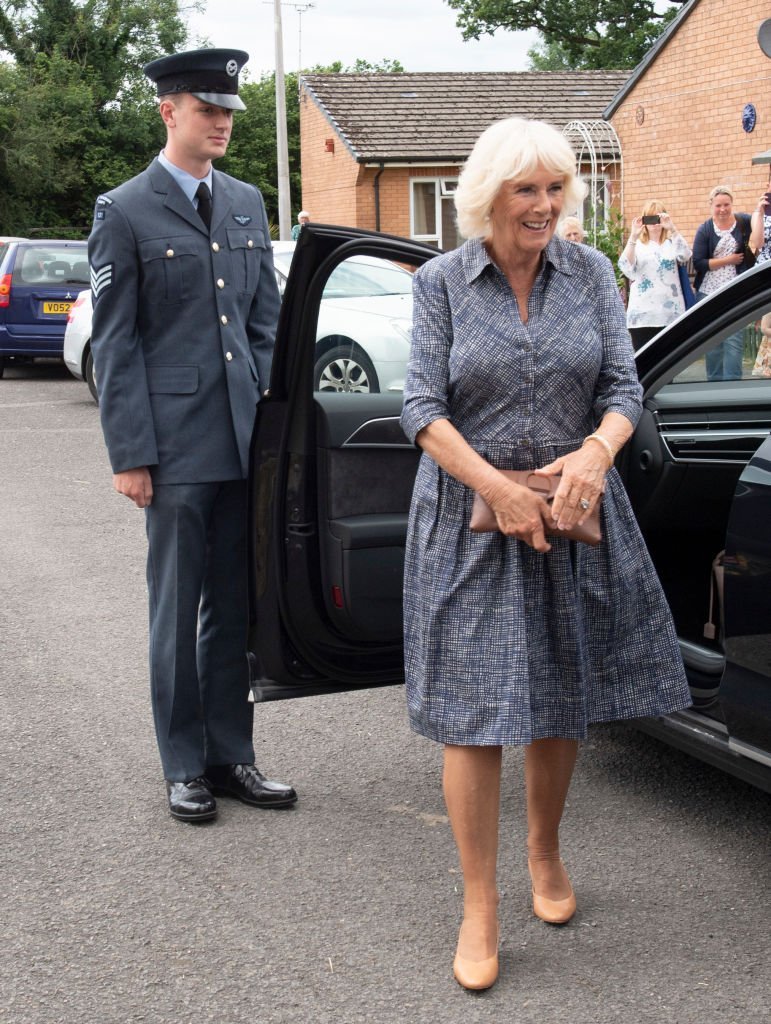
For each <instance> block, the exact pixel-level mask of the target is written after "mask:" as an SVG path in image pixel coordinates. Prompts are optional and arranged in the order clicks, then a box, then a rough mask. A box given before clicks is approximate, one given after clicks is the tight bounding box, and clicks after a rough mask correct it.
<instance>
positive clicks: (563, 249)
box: [461, 237, 580, 284]
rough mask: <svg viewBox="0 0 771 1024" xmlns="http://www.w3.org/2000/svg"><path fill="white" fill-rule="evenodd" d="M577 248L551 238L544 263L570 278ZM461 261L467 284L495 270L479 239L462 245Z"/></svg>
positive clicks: (472, 239) (558, 239)
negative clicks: (488, 271) (491, 268)
mask: <svg viewBox="0 0 771 1024" xmlns="http://www.w3.org/2000/svg"><path fill="white" fill-rule="evenodd" d="M578 248H580V246H577V245H576V243H575V242H566V241H565V240H564V239H562V238H556V237H553V238H552V239H551V241H550V242H549V244H548V245H547V246H546V248H545V249H544V262H545V263H549V264H551V266H553V267H554V269H555V270H556V271H557V272H558V273H560V274H567V275H568V276H570V275H571V274H572V273H573V268H574V260H575V256H576V255H578V253H576V252H572V251H571V250H572V249H578ZM461 260H462V262H463V272H464V274H465V277H466V281H467V283H468V284H471V283H472V281H475V280H476V279H477V278H478V277H479V276H480V275H481V274H482V273H483V272H484V271H485V269H486V268H487V267H495V268H496V269H497V265H496V263H495V262H494V261H493V259H492V257H491V256H490V254H489V252H488V251H487V249H486V248H485V245H484V242H483V241H482V239H481V238H470V239H469V240H468V241H467V242H465V243H464V244H463V246H462V248H461ZM540 273H542V270H541V271H539V274H540Z"/></svg>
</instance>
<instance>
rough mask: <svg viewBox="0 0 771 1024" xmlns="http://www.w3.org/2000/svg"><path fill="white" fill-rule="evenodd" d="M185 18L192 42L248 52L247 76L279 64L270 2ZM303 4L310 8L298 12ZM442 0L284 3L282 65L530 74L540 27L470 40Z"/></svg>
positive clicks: (209, 3) (229, 3)
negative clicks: (393, 65)
mask: <svg viewBox="0 0 771 1024" xmlns="http://www.w3.org/2000/svg"><path fill="white" fill-rule="evenodd" d="M204 3H205V11H204V12H203V13H201V14H193V15H191V16H190V17H189V18H188V23H189V26H190V30H191V39H192V45H194V46H196V45H207V46H223V47H235V48H236V49H241V50H247V51H248V52H249V54H250V57H251V59H250V61H249V65H248V67H249V71H250V76H251V77H252V78H253V79H254V78H258V77H259V76H260V75H261V74H262V73H263V72H270V71H273V70H274V68H275V44H274V31H273V11H274V2H273V0H204ZM299 8H307V9H306V10H304V11H300V10H299ZM456 16H457V15H456V12H455V11H454V10H453V9H452V8H450V7H448V6H447V4H446V3H445V2H444V0H312V6H311V4H310V3H309V2H306V3H300V2H297V3H291V2H288V0H286V2H284V3H283V4H282V7H281V20H282V32H283V38H284V70H285V71H296V70H297V68H298V67H300V66H302V67H306V68H308V67H313V66H314V65H316V64H324V65H326V64H331V63H332V62H333V61H336V60H340V61H342V62H343V66H344V67H349V66H350V65H352V64H353V63H354V62H355V61H356V59H357V58H359V57H361V58H363V59H364V60H368V61H370V62H372V63H376V62H377V61H380V60H383V59H384V58H388V59H391V60H399V61H401V63H402V64H403V66H404V70H405V71H525V70H527V64H528V60H527V51H528V49H529V48H530V47H531V46H532V45H533V44H534V42H535V41H536V39H537V34H536V33H535V32H501V31H499V32H497V33H496V34H495V35H494V36H483V37H482V38H481V39H480V40H479V41H478V42H477V41H474V40H471V41H470V42H467V43H465V42H464V41H463V39H462V37H461V33H460V29H459V28H457V27H456V25H455V19H456Z"/></svg>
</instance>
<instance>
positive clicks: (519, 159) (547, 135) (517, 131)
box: [455, 117, 586, 238]
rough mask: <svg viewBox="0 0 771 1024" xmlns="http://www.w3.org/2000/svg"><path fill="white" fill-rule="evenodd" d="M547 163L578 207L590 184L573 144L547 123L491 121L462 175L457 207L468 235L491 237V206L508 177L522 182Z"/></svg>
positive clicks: (567, 202) (569, 202)
mask: <svg viewBox="0 0 771 1024" xmlns="http://www.w3.org/2000/svg"><path fill="white" fill-rule="evenodd" d="M537 167H545V168H546V170H547V171H549V172H550V173H552V174H555V175H560V176H561V177H562V178H563V179H564V181H563V195H564V206H565V207H566V208H567V209H568V210H577V209H578V207H579V206H580V204H581V201H582V200H583V198H584V196H585V194H586V186H585V185H584V183H583V182H582V181H581V180H580V179H579V178H578V175H577V173H576V155H575V153H574V152H573V148H572V146H571V145H570V143H569V142H568V140H567V139H566V138H565V136H564V135H562V134H561V133H560V132H558V131H557V129H556V128H552V126H551V125H549V124H545V123H544V122H543V121H526V120H524V118H521V117H509V118H507V119H506V120H505V121H496V122H495V123H494V124H491V125H490V127H489V128H487V129H486V130H485V131H484V132H482V134H481V135H480V136H479V138H478V139H477V141H476V142H475V143H474V148H473V149H472V150H471V153H470V154H469V157H468V159H467V160H466V163H465V165H464V167H463V170H462V171H461V174H460V178H459V179H458V187H457V189H456V190H455V209H456V211H457V214H458V230H459V231H460V233H461V235H463V237H464V238H486V237H488V235H489V233H490V223H489V219H490V210H491V208H492V205H493V201H494V199H495V197H496V196H497V195H498V192H499V190H500V188H501V185H503V183H504V182H506V181H522V180H523V179H524V178H526V177H527V176H528V175H530V174H532V173H533V171H535V170H536V168H537Z"/></svg>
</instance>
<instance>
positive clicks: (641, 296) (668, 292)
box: [618, 199, 691, 349]
mask: <svg viewBox="0 0 771 1024" xmlns="http://www.w3.org/2000/svg"><path fill="white" fill-rule="evenodd" d="M690 258H691V247H690V246H689V245H688V243H687V242H686V240H685V239H684V238H683V236H682V235H681V234H680V232H679V231H678V230H677V228H676V227H675V225H674V222H673V220H672V218H671V216H670V215H669V214H668V213H667V211H666V207H665V206H664V204H663V203H662V202H661V200H659V199H651V200H649V201H648V202H647V203H646V204H645V205H644V206H643V208H642V213H641V214H640V216H639V217H635V219H634V220H633V221H632V231H631V233H630V235H629V239H628V241H627V243H626V245H625V246H624V250H623V252H622V253H621V258H620V259H619V261H618V265H619V268H620V270H621V273H622V274H624V275H625V276H626V277H628V278H629V280H630V281H631V286H630V289H629V303H628V305H627V310H626V323H627V327H628V328H629V333H630V334H631V335H632V343H633V344H634V347H635V348H636V349H638V348H641V347H642V346H643V345H644V344H645V342H646V341H650V339H651V338H652V337H653V336H654V334H658V332H659V331H660V330H661V328H662V327H666V325H667V324H671V323H672V321H673V320H676V319H677V317H678V316H680V314H681V313H683V312H684V311H685V301H684V299H683V290H682V288H681V286H680V278H679V276H678V271H677V264H678V263H682V264H686V263H687V262H688V260H689V259H690Z"/></svg>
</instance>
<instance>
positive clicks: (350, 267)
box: [64, 242, 412, 401]
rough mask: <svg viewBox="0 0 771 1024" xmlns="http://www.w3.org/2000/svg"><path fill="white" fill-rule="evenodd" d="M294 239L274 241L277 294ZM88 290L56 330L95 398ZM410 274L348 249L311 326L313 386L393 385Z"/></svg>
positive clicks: (405, 331)
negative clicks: (63, 325) (314, 325)
mask: <svg viewBox="0 0 771 1024" xmlns="http://www.w3.org/2000/svg"><path fill="white" fill-rule="evenodd" d="M294 248H295V243H294V242H274V243H273V259H274V263H275V267H276V278H277V281H278V286H279V290H280V291H281V293H282V295H283V292H284V286H285V283H286V278H287V275H288V274H289V266H290V264H291V262H292V256H293V254H294ZM91 309H92V307H91V292H90V291H83V292H80V294H79V295H78V297H77V299H76V300H75V302H74V304H73V306H72V309H71V310H70V313H69V316H68V319H67V327H66V330H65V333H64V362H65V364H66V366H67V369H68V370H69V371H70V373H71V374H72V375H73V376H74V377H77V379H78V380H85V381H86V383H87V384H88V387H89V390H90V392H91V394H92V395H93V397H94V401H98V398H97V391H96V380H95V378H94V360H93V358H92V356H91ZM411 331H412V274H411V273H410V272H409V271H407V270H405V269H404V268H403V267H401V266H399V264H397V263H392V262H391V261H390V260H384V259H380V258H378V257H375V256H353V257H351V258H350V259H347V260H344V261H343V262H342V263H340V264H339V265H338V266H337V267H336V268H335V269H334V271H333V272H332V274H331V275H330V277H329V280H328V281H327V284H326V287H325V288H324V292H323V297H322V301H321V309H320V312H319V319H318V329H317V332H316V359H315V363H314V368H313V388H314V390H315V391H327V392H329V391H349V392H364V393H373V394H374V393H377V392H388V391H391V392H394V391H396V392H400V391H402V390H403V388H404V373H405V370H406V368H407V359H408V357H409V352H410V336H411Z"/></svg>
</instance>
